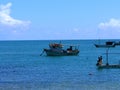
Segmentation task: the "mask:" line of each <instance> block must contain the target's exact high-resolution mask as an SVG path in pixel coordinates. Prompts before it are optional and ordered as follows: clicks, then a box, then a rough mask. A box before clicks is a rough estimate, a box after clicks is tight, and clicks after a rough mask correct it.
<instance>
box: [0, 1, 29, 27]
mask: <svg viewBox="0 0 120 90" xmlns="http://www.w3.org/2000/svg"><path fill="white" fill-rule="evenodd" d="M11 6H12V3H8V4H6V5H0V25H4V26H9V27H13V28H17V27H19V28H27V27H28V26H29V24H30V21H22V20H18V19H14V18H13V17H11V16H10V12H11V9H10V7H11Z"/></svg>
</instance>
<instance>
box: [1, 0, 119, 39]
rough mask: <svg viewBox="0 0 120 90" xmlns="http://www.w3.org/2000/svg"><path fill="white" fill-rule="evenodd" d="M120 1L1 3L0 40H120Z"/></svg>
mask: <svg viewBox="0 0 120 90" xmlns="http://www.w3.org/2000/svg"><path fill="white" fill-rule="evenodd" d="M119 4H120V0H0V40H68V39H69V40H74V39H77V40H79V39H120V5H119Z"/></svg>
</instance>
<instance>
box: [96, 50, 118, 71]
mask: <svg viewBox="0 0 120 90" xmlns="http://www.w3.org/2000/svg"><path fill="white" fill-rule="evenodd" d="M108 50H109V48H107V50H106V64H102V58H100V57H98V61H97V64H96V66H97V67H98V69H116V68H120V63H119V64H109V62H108Z"/></svg>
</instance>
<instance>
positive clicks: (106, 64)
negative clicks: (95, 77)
mask: <svg viewBox="0 0 120 90" xmlns="http://www.w3.org/2000/svg"><path fill="white" fill-rule="evenodd" d="M108 51H109V47H108V48H107V50H106V61H107V63H106V65H109V63H108Z"/></svg>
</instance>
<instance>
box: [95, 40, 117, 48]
mask: <svg viewBox="0 0 120 90" xmlns="http://www.w3.org/2000/svg"><path fill="white" fill-rule="evenodd" d="M94 45H95V47H97V48H109V47H115V46H116V43H115V42H112V41H107V42H106V43H105V44H94Z"/></svg>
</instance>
